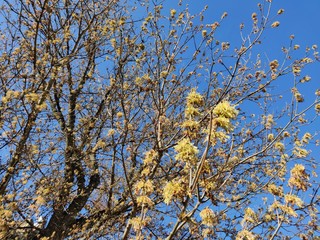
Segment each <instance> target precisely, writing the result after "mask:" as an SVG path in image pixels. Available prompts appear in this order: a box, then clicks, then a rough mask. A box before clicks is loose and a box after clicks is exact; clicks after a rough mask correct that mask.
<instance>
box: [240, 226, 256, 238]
mask: <svg viewBox="0 0 320 240" xmlns="http://www.w3.org/2000/svg"><path fill="white" fill-rule="evenodd" d="M254 239H255V236H254V234H253V233H252V232H250V231H248V230H246V229H243V230H241V231H240V232H238V234H237V236H236V240H254Z"/></svg>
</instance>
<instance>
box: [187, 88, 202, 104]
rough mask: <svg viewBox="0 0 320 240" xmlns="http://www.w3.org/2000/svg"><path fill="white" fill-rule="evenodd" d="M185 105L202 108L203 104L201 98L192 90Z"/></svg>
mask: <svg viewBox="0 0 320 240" xmlns="http://www.w3.org/2000/svg"><path fill="white" fill-rule="evenodd" d="M187 104H191V105H196V106H202V105H203V104H204V101H203V96H202V95H201V94H199V93H197V92H196V90H195V89H192V90H191V91H190V93H189V94H188V96H187Z"/></svg>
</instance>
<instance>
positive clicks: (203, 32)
mask: <svg viewBox="0 0 320 240" xmlns="http://www.w3.org/2000/svg"><path fill="white" fill-rule="evenodd" d="M206 36H207V30H202V37H204V38H205V37H206Z"/></svg>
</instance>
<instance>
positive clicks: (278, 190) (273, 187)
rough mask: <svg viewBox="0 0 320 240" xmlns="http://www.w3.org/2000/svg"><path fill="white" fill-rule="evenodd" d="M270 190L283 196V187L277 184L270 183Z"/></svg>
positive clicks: (276, 194)
mask: <svg viewBox="0 0 320 240" xmlns="http://www.w3.org/2000/svg"><path fill="white" fill-rule="evenodd" d="M268 192H270V193H271V194H272V195H275V196H283V188H282V187H281V186H277V185H275V184H269V185H268Z"/></svg>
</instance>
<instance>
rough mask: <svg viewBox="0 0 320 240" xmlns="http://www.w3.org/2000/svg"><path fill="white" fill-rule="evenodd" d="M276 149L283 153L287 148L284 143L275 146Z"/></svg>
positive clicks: (277, 143)
mask: <svg viewBox="0 0 320 240" xmlns="http://www.w3.org/2000/svg"><path fill="white" fill-rule="evenodd" d="M274 147H275V149H277V150H279V151H280V152H283V151H284V149H285V147H284V144H283V143H282V142H276V143H275V144H274Z"/></svg>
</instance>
